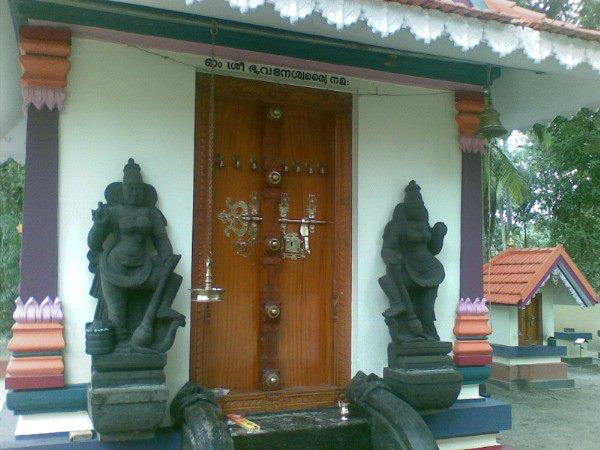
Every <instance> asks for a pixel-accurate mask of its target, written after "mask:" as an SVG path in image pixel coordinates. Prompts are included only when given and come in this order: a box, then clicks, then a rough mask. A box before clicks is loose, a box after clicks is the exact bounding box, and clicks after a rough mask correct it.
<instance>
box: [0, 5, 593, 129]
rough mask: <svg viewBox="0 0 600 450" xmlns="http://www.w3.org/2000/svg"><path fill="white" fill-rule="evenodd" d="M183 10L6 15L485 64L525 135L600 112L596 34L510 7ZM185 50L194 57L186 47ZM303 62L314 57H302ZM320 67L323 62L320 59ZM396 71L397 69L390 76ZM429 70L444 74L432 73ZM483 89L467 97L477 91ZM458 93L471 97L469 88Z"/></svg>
mask: <svg viewBox="0 0 600 450" xmlns="http://www.w3.org/2000/svg"><path fill="white" fill-rule="evenodd" d="M188 3H189V4H186V0H129V1H127V2H114V1H106V2H89V1H85V0H74V1H72V2H69V3H68V4H65V3H64V2H58V1H56V0H48V1H44V2H40V1H37V0H24V1H21V2H18V3H17V4H16V5H17V6H15V7H14V8H13V10H12V11H11V12H12V14H13V19H16V20H13V22H20V23H23V22H27V23H29V24H58V25H66V26H68V27H69V28H71V29H72V30H73V31H74V36H80V37H94V38H98V37H100V36H102V37H103V38H105V39H106V38H107V36H106V33H107V32H108V31H109V30H110V32H111V33H113V34H114V31H115V30H116V29H119V28H120V29H119V31H120V32H125V33H136V35H138V36H139V35H145V36H146V37H147V38H148V39H147V40H146V41H139V43H140V44H142V45H143V46H145V47H149V48H160V47H161V45H162V44H160V43H159V40H157V39H154V38H155V37H158V36H157V35H156V33H157V32H158V31H157V30H166V29H168V30H171V31H172V34H178V33H179V35H180V36H179V37H176V39H177V40H179V41H184V42H190V41H194V40H195V39H196V37H195V36H199V34H198V33H195V34H194V33H191V34H190V33H185V32H183V30H184V29H185V28H186V27H188V28H189V27H192V26H195V27H200V26H202V23H204V24H205V25H206V24H210V21H211V20H216V21H220V22H219V26H220V27H223V26H224V25H226V26H227V28H228V29H229V30H239V29H241V28H244V30H245V31H244V32H249V30H254V32H255V33H257V34H260V35H262V36H263V38H264V37H269V36H273V37H275V36H276V35H277V36H279V35H280V34H281V33H282V32H285V33H288V34H287V35H286V36H285V41H286V42H288V44H286V45H285V46H284V47H283V48H282V47H280V51H273V50H270V49H265V50H263V51H264V52H265V53H272V54H280V55H281V56H289V55H286V54H283V53H282V52H285V51H287V50H286V48H287V47H290V46H291V45H290V44H289V43H290V42H296V41H297V42H300V43H305V42H306V39H308V40H310V41H312V42H313V43H314V42H316V41H318V40H319V39H320V38H325V39H329V40H335V41H336V45H339V44H343V45H353V46H354V47H353V48H354V49H355V51H358V52H362V55H364V57H365V58H369V57H370V58H371V59H372V60H376V61H379V59H381V55H382V54H384V55H386V58H387V59H385V58H384V59H385V60H384V62H383V63H381V62H378V63H375V64H371V67H369V69H374V70H376V71H382V72H390V71H394V70H396V72H400V73H402V71H403V70H404V68H405V66H407V64H406V63H405V61H404V60H403V59H402V57H403V56H406V55H408V56H410V57H414V58H417V59H418V58H421V59H423V58H425V59H427V58H435V59H437V60H438V61H444V62H447V63H449V64H451V63H473V64H480V65H481V64H483V65H491V66H493V67H495V68H496V69H499V78H497V79H496V80H495V81H494V84H493V87H492V94H493V97H494V105H495V107H496V109H497V110H498V111H499V112H500V113H501V115H502V122H503V123H504V125H505V126H506V127H507V128H508V129H509V130H511V129H526V128H528V127H530V126H531V125H533V124H534V123H536V122H547V121H550V120H552V119H553V118H554V117H556V116H557V115H567V116H568V115H571V114H574V113H575V112H577V111H578V110H579V109H580V108H582V107H588V108H591V109H597V108H598V107H600V32H599V31H596V30H584V29H581V28H579V27H576V26H574V25H571V24H566V23H563V22H559V21H554V20H550V19H548V18H546V17H545V15H543V14H539V13H536V12H533V11H530V10H527V9H524V8H520V7H518V6H516V5H515V3H514V2H511V1H498V0H485V1H484V0H454V1H450V0H446V1H442V0H434V1H423V0H397V1H393V2H392V1H389V2H388V1H383V0H368V1H359V0H342V1H340V0H335V1H334V0H312V1H298V0H225V1H224V0H201V1H194V0H188ZM95 14H96V15H104V17H109V16H110V15H113V16H114V17H115V20H104V21H103V23H102V21H101V20H96V21H93V20H91V18H93V17H94V15H95ZM117 18H118V19H119V20H117ZM121 18H123V19H124V20H121ZM150 20H151V21H156V22H157V24H156V26H154V27H153V30H154V31H148V30H147V29H146V30H144V29H142V28H143V27H140V24H141V23H142V22H144V21H145V22H148V21H150ZM158 22H161V24H158ZM123 24H127V25H123ZM121 25H123V26H121ZM207 26H210V25H207ZM3 28H4V27H3ZM99 31H102V32H103V33H104V34H102V35H100V34H99ZM222 31H223V29H222ZM223 35H224V33H223V32H221V33H219V35H218V36H217V45H222V46H223V47H230V48H239V47H236V46H238V45H244V42H243V41H244V39H241V40H238V41H237V44H236V43H234V42H227V43H223V42H222V40H221V38H222V36H223ZM102 37H101V38H102ZM113 40H118V41H123V37H122V36H119V37H115V36H113ZM207 40H208V39H205V40H204V43H205V44H206V43H207V42H206V41H207ZM273 40H275V38H273ZM5 41H6V42H5ZM2 45H3V46H6V47H7V49H8V47H10V46H11V45H12V47H14V42H12V43H11V42H9V40H6V39H4V40H3V44H2ZM171 49H173V47H172V46H171ZM182 49H183V47H182ZM3 50H4V49H3ZM8 50H10V49H8ZM246 50H247V49H246ZM184 51H189V52H193V51H192V50H189V48H188V50H184ZM2 55H3V56H2V58H3V61H2V66H3V67H15V64H12V62H11V61H4V59H6V58H12V59H15V61H16V58H17V55H16V54H15V52H14V51H3V52H2ZM314 55H315V52H313V56H314ZM370 55H375V56H370ZM377 55H379V59H377ZM303 59H305V60H310V59H314V58H313V57H311V56H310V55H306V56H303ZM355 59H356V58H349V60H348V61H346V62H345V65H347V66H351V65H352V64H353V63H352V62H351V61H353V60H355ZM319 60H320V61H326V60H327V58H325V57H324V56H323V55H322V54H321V55H320V59H319ZM5 63H6V64H5ZM394 63H395V64H396V65H397V66H399V67H397V68H396V69H390V66H392V65H393V64H394ZM378 64H379V66H378ZM342 65H344V64H342ZM462 70H463V74H464V75H465V76H466V75H468V74H469V72H472V70H471V68H470V66H466V67H465V68H463V69H462ZM432 71H433V72H436V71H437V72H438V73H440V71H439V70H438V69H437V68H435V69H432ZM497 75H498V73H496V76H497ZM441 76H443V74H440V77H441ZM440 77H438V79H439V78H440ZM13 78H14V77H13ZM425 78H427V76H425ZM467 78H468V77H467ZM7 80H8V81H11V80H12V79H9V78H7ZM12 81H13V82H14V81H15V80H12ZM467 81H472V80H470V79H468V80H467ZM398 82H402V81H398ZM481 84H482V83H477V84H476V85H473V86H471V87H470V89H471V90H477V89H481V88H482V85H481ZM9 85H10V83H8V84H7V86H9ZM437 87H440V86H439V85H438V86H437ZM459 87H461V88H465V87H466V88H467V89H469V83H467V85H466V86H465V85H463V86H459ZM14 89H18V86H17V85H15V86H14ZM451 89H452V90H456V89H457V88H456V87H455V88H451ZM9 92H14V90H11V89H9V88H7V89H4V86H3V91H2V104H3V106H4V105H5V109H6V110H7V111H8V110H12V109H18V107H19V105H18V98H16V97H15V96H14V95H12V96H10V95H8V94H9ZM5 94H6V95H5ZM4 128H5V127H4V124H3V129H2V134H3V135H4V134H5V133H6V132H7V131H8V130H5V129H4Z"/></svg>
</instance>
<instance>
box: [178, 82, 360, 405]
mask: <svg viewBox="0 0 600 450" xmlns="http://www.w3.org/2000/svg"><path fill="white" fill-rule="evenodd" d="M209 104H210V78H209V77H208V76H205V75H199V76H198V83H197V116H196V169H195V173H196V175H195V177H196V180H195V211H194V255H195V257H196V258H195V261H194V271H193V277H194V281H195V283H196V284H200V283H201V280H202V275H203V273H202V270H201V269H202V264H201V261H203V258H204V257H205V255H206V254H207V253H208V251H209V249H211V250H212V256H213V261H214V270H213V276H214V280H215V283H217V284H219V285H220V286H222V287H224V288H225V289H227V292H226V294H225V296H224V299H223V301H222V302H220V303H214V304H194V305H193V311H192V313H193V317H192V337H191V339H192V341H191V363H190V378H191V379H192V380H193V381H196V382H198V383H200V384H202V385H203V386H204V387H207V388H215V387H221V388H224V389H228V390H229V394H227V395H226V396H225V397H224V398H223V399H222V400H221V405H222V407H223V408H224V409H225V410H226V411H240V412H250V411H269V410H280V409H295V408H312V407H317V406H328V405H331V404H334V403H335V401H336V399H337V397H338V396H339V394H340V392H341V391H342V390H343V389H344V388H345V385H346V384H347V382H348V381H349V377H350V290H351V281H350V276H351V229H350V225H351V99H350V97H349V95H347V94H339V93H333V92H327V91H318V90H311V89H307V88H298V87H290V86H281V85H274V84H268V83H262V82H255V81H247V80H241V79H235V78H228V77H215V113H214V117H215V121H214V125H215V128H214V138H215V153H214V157H213V164H212V165H211V167H212V170H207V169H208V166H207V164H208V162H209V161H208V152H207V148H208V134H209V129H208V125H209V123H208V122H209V121H208V116H209V111H210V110H209V106H208V105H209ZM210 172H212V176H210ZM211 182H212V198H210V196H209V195H208V192H209V189H208V188H209V183H211ZM208 231H210V233H209V232H208ZM210 234H212V239H211V238H210ZM209 240H212V242H209Z"/></svg>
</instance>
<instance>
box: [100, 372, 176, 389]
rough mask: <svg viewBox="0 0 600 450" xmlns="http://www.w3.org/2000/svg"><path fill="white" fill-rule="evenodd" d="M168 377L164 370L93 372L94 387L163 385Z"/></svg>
mask: <svg viewBox="0 0 600 450" xmlns="http://www.w3.org/2000/svg"><path fill="white" fill-rule="evenodd" d="M165 379H166V376H165V371H164V370H131V371H114V372H98V371H96V370H93V371H92V383H91V384H92V387H93V388H100V387H111V386H112V387H117V386H131V385H139V384H163V383H164V382H165Z"/></svg>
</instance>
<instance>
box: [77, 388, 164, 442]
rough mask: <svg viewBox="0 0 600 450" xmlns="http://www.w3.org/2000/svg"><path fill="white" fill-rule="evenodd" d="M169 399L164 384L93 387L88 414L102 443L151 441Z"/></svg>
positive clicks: (89, 397) (89, 396)
mask: <svg viewBox="0 0 600 450" xmlns="http://www.w3.org/2000/svg"><path fill="white" fill-rule="evenodd" d="M168 398H169V390H168V388H167V387H166V385H164V384H144V385H135V386H134V385H129V386H118V387H102V388H94V387H91V388H90V389H89V391H88V412H89V414H90V417H91V419H92V422H93V424H94V429H95V430H96V432H97V433H98V436H99V439H100V441H104V442H107V441H131V440H138V439H151V438H153V437H154V432H155V431H156V429H157V428H158V427H159V426H160V424H161V422H162V420H163V417H164V415H165V410H166V408H167V400H168Z"/></svg>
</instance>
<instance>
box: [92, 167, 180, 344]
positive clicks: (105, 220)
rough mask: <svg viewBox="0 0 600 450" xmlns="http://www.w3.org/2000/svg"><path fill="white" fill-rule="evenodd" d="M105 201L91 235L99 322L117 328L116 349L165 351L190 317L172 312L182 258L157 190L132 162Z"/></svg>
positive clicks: (94, 214)
mask: <svg viewBox="0 0 600 450" xmlns="http://www.w3.org/2000/svg"><path fill="white" fill-rule="evenodd" d="M105 197H106V202H107V203H106V204H103V203H98V209H96V210H94V211H92V220H93V222H94V224H93V226H92V229H91V230H90V232H89V234H88V246H89V248H90V251H89V252H88V259H89V261H90V265H89V268H90V271H91V272H92V273H94V275H95V276H94V281H93V284H92V289H91V295H92V296H94V297H96V298H97V299H98V306H97V308H96V314H95V316H94V319H95V320H102V321H104V322H106V324H107V325H108V326H110V327H112V328H113V330H114V335H115V337H116V344H117V345H116V351H119V352H127V351H135V352H140V353H163V352H166V351H167V350H168V349H169V348H171V346H172V345H173V340H174V338H175V332H176V331H177V328H178V327H180V326H184V325H185V316H183V315H182V314H180V313H178V312H176V311H175V310H173V309H172V308H171V304H172V303H173V300H174V298H175V295H176V294H177V291H178V290H179V286H180V285H181V281H182V278H181V276H180V275H177V274H175V273H173V270H174V269H175V266H176V265H177V263H178V262H179V259H180V258H181V256H180V255H174V254H173V248H172V247H171V242H170V241H169V238H168V236H167V232H166V226H167V221H166V219H165V218H164V216H163V215H162V213H161V212H160V210H159V209H158V208H157V207H156V201H157V194H156V190H155V189H154V187H152V186H151V185H149V184H146V183H144V182H143V181H142V175H141V172H140V166H139V165H138V164H136V163H135V162H134V160H133V159H129V161H128V163H127V165H126V166H125V168H124V169H123V182H122V183H120V182H117V183H112V184H110V185H108V187H107V188H106V190H105ZM150 244H151V245H150ZM151 246H153V247H154V250H155V253H156V254H153V252H151V250H150V248H151Z"/></svg>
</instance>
